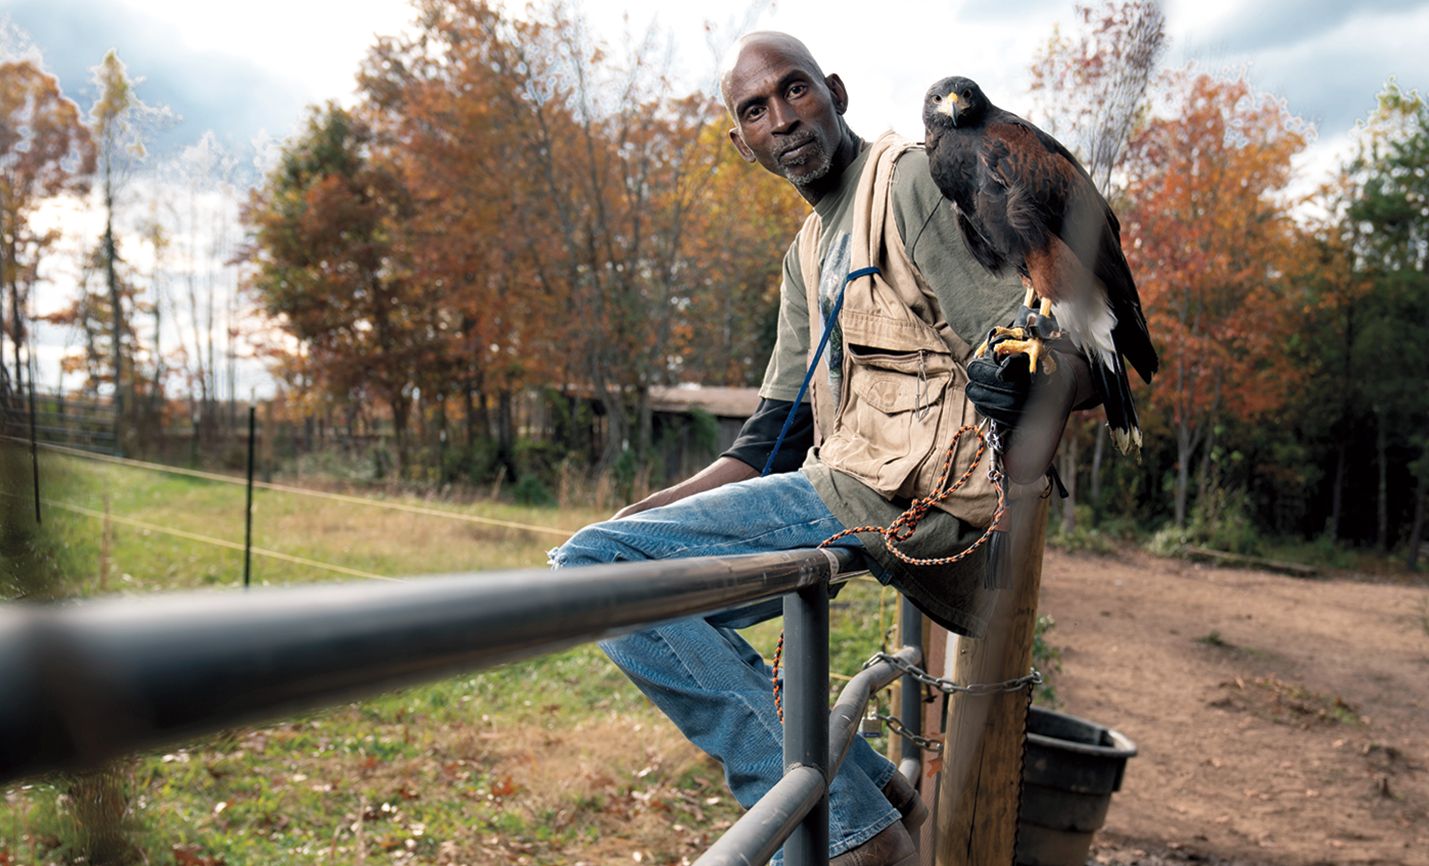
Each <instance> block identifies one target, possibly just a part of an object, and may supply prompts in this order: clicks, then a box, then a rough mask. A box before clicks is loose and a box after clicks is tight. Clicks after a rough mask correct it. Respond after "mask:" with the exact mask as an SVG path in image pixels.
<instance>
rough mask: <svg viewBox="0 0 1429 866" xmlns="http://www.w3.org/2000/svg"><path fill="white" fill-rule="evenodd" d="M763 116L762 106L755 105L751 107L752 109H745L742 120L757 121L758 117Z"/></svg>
mask: <svg viewBox="0 0 1429 866" xmlns="http://www.w3.org/2000/svg"><path fill="white" fill-rule="evenodd" d="M763 115H764V106H762V105H755V106H753V107H751V108H747V109H745V110H744V119H745V120H758V119H759V118H760V117H762V116H763Z"/></svg>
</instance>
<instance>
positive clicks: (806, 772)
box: [695, 767, 827, 866]
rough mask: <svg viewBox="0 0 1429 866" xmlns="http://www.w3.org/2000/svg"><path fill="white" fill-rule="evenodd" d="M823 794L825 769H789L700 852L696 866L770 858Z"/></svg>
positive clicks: (737, 865) (746, 864) (739, 865)
mask: <svg viewBox="0 0 1429 866" xmlns="http://www.w3.org/2000/svg"><path fill="white" fill-rule="evenodd" d="M823 796H824V775H823V773H821V772H819V771H818V770H817V769H815V768H814V767H795V768H793V769H792V770H789V771H788V772H786V773H785V774H784V778H782V779H780V780H779V781H778V782H776V783H775V784H774V787H772V788H770V789H769V791H768V792H767V793H766V794H765V795H764V796H763V797H760V798H759V802H757V803H755V804H754V805H753V806H751V807H750V809H749V811H748V812H745V813H744V814H743V815H741V816H740V818H739V820H738V821H736V822H734V826H732V827H730V828H729V829H728V830H726V831H724V835H723V836H721V837H719V839H717V840H716V841H715V843H714V844H713V845H711V846H710V847H709V848H708V849H707V850H706V851H705V853H704V854H701V855H700V858H699V859H698V860H696V861H695V866H759V864H763V863H767V862H769V858H771V857H773V856H774V852H776V851H778V850H779V846H780V845H782V844H784V840H785V839H786V838H787V837H788V836H789V834H790V833H791V832H792V831H793V830H794V828H795V827H797V826H798V824H799V822H800V821H801V820H802V819H803V818H804V816H805V815H807V814H808V813H809V811H810V810H811V809H813V808H814V806H815V805H816V804H817V803H818V802H819V799H820V798H822V797H823ZM825 824H827V819H826V820H825ZM785 862H788V857H787V854H786V857H785Z"/></svg>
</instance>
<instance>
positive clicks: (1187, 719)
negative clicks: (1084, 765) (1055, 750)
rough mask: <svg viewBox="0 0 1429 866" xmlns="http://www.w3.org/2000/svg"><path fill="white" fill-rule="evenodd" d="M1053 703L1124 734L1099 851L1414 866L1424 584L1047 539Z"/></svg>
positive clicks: (1426, 601) (1426, 689)
mask: <svg viewBox="0 0 1429 866" xmlns="http://www.w3.org/2000/svg"><path fill="white" fill-rule="evenodd" d="M1042 586H1043V589H1042V604H1041V609H1042V611H1043V612H1044V613H1050V614H1051V615H1052V616H1053V617H1054V618H1055V620H1056V626H1055V628H1054V629H1053V631H1052V633H1051V634H1050V635H1049V638H1050V640H1051V642H1052V643H1053V644H1054V645H1056V646H1059V647H1061V648H1062V653H1063V655H1062V670H1061V672H1060V674H1059V675H1058V677H1057V680H1056V683H1057V692H1058V696H1059V698H1060V699H1061V701H1062V709H1063V710H1064V711H1066V712H1070V713H1073V714H1075V715H1081V716H1085V717H1087V718H1090V719H1093V720H1095V721H1098V722H1101V723H1103V724H1107V725H1110V726H1111V727H1115V728H1117V729H1119V730H1121V731H1122V732H1123V733H1125V734H1127V735H1128V736H1129V737H1131V738H1132V739H1133V740H1134V741H1135V742H1136V743H1137V745H1138V746H1139V748H1140V754H1139V756H1138V757H1136V758H1134V759H1133V760H1132V761H1131V763H1130V764H1129V765H1128V769H1127V775H1126V781H1125V784H1124V786H1123V788H1122V791H1121V793H1119V794H1118V795H1117V796H1116V798H1115V800H1114V801H1113V803H1112V809H1111V814H1110V815H1109V817H1108V820H1107V826H1106V828H1105V830H1104V831H1103V832H1102V834H1100V836H1099V844H1098V846H1097V848H1096V850H1095V852H1094V853H1095V855H1096V859H1097V861H1098V862H1101V863H1108V864H1118V866H1132V864H1138V866H1152V864H1163V863H1203V864H1204V863H1214V864H1227V866H1231V864H1234V866H1249V864H1275V866H1280V864H1285V866H1289V864H1296V866H1300V864H1404V866H1410V864H1413V866H1429V588H1425V587H1424V586H1422V585H1421V586H1406V585H1402V584H1400V585H1393V584H1386V583H1368V582H1357V581H1354V580H1350V579H1318V580H1304V579H1297V578H1292V577H1285V576H1281V575H1276V574H1269V573H1264V572H1258V571H1246V570H1239V569H1223V568H1215V567H1210V566H1201V565H1196V564H1192V563H1185V562H1180V561H1176V560H1166V559H1159V558H1154V557H1151V556H1149V555H1146V554H1144V553H1141V552H1137V551H1128V552H1126V553H1124V554H1121V555H1119V556H1117V557H1100V556H1092V555H1081V554H1064V553H1058V552H1055V551H1049V553H1048V555H1047V561H1046V567H1045V570H1044V576H1043V585H1042Z"/></svg>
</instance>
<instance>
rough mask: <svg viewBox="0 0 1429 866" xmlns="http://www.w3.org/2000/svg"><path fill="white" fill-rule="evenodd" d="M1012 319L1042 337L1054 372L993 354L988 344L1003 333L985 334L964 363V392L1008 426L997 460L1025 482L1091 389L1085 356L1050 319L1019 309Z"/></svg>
mask: <svg viewBox="0 0 1429 866" xmlns="http://www.w3.org/2000/svg"><path fill="white" fill-rule="evenodd" d="M1014 324H1015V325H1017V326H1020V327H1022V328H1024V329H1026V330H1027V331H1029V332H1031V334H1032V335H1033V336H1036V337H1038V338H1040V339H1043V340H1045V341H1046V348H1047V349H1048V350H1050V351H1049V352H1048V354H1051V355H1053V356H1054V357H1055V358H1056V364H1055V367H1056V370H1055V372H1047V370H1046V369H1045V368H1044V369H1043V370H1041V371H1039V372H1038V373H1037V375H1036V376H1032V375H1029V373H1028V369H1027V365H1028V362H1027V356H1026V355H1022V354H1018V355H1006V356H1003V357H1002V358H998V357H997V354H996V352H994V351H993V348H994V346H995V345H996V344H997V343H998V342H1001V341H1002V340H1004V339H1007V337H1002V336H998V337H995V338H990V339H989V341H988V351H987V352H986V353H984V355H983V356H982V357H979V358H974V359H973V360H972V361H970V362H969V363H968V385H967V395H968V400H970V401H971V402H972V404H973V405H974V406H976V407H977V410H978V411H979V412H981V413H982V414H983V415H984V416H985V417H988V418H991V419H993V420H994V421H997V422H998V423H999V424H1001V425H1003V426H1004V427H1005V428H1007V429H1008V430H1010V431H1011V432H1010V433H1009V434H1008V435H1007V438H1006V439H1005V440H1004V445H1005V451H1004V454H1003V465H1004V467H1005V468H1006V470H1007V474H1008V476H1009V477H1011V478H1012V480H1014V481H1016V482H1018V483H1023V484H1025V483H1030V482H1032V481H1035V480H1036V479H1037V478H1039V477H1041V475H1042V473H1043V472H1045V471H1046V469H1047V466H1048V465H1049V464H1050V463H1051V462H1052V456H1053V455H1054V454H1055V453H1056V451H1057V442H1058V441H1059V440H1060V439H1061V436H1062V428H1063V427H1065V426H1066V423H1067V415H1068V414H1070V413H1071V411H1072V407H1073V406H1076V405H1079V404H1083V405H1090V404H1089V403H1088V400H1089V398H1090V397H1092V396H1093V395H1094V393H1095V392H1094V391H1093V389H1092V383H1091V369H1090V368H1089V367H1088V366H1087V361H1086V358H1085V356H1083V354H1082V353H1081V352H1080V351H1078V350H1077V349H1076V348H1075V347H1073V346H1072V345H1071V344H1070V341H1068V340H1067V339H1066V338H1064V337H1060V335H1059V333H1058V329H1057V321H1056V319H1053V318H1052V317H1051V316H1038V315H1037V314H1036V313H1034V312H1032V311H1031V310H1025V309H1024V310H1022V311H1021V312H1019V314H1018V317H1017V319H1016V321H1015V322H1014Z"/></svg>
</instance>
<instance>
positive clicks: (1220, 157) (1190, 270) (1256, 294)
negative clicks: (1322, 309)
mask: <svg viewBox="0 0 1429 866" xmlns="http://www.w3.org/2000/svg"><path fill="white" fill-rule="evenodd" d="M1170 110H1171V115H1172V116H1171V117H1169V118H1156V119H1154V120H1152V121H1151V122H1150V123H1148V124H1147V125H1146V126H1145V128H1143V129H1142V130H1141V131H1140V133H1139V134H1138V135H1137V136H1135V137H1134V138H1133V140H1132V142H1131V146H1130V152H1129V159H1130V166H1131V167H1130V175H1131V181H1130V188H1129V190H1128V197H1129V198H1130V199H1131V201H1132V207H1131V208H1130V210H1129V211H1128V212H1126V213H1125V214H1124V217H1125V219H1124V225H1123V245H1124V246H1125V247H1126V250H1127V258H1128V260H1129V261H1130V262H1131V264H1132V268H1133V270H1134V271H1135V273H1136V274H1137V278H1138V284H1139V286H1140V289H1141V296H1142V298H1143V300H1144V304H1145V308H1146V310H1147V316H1148V320H1149V323H1150V327H1151V333H1152V334H1154V335H1156V341H1157V347H1158V349H1159V351H1160V352H1161V355H1162V370H1163V373H1162V378H1161V379H1159V380H1158V382H1157V385H1156V387H1155V388H1153V389H1152V394H1151V400H1152V404H1153V405H1154V406H1160V407H1162V408H1163V409H1165V410H1166V411H1168V412H1169V413H1170V415H1171V417H1172V421H1173V423H1174V424H1175V425H1177V426H1178V427H1179V428H1181V432H1183V433H1185V434H1187V435H1189V436H1191V437H1192V438H1193V439H1194V437H1195V436H1196V435H1197V434H1198V432H1199V431H1200V430H1201V429H1202V428H1203V426H1204V424H1206V423H1207V422H1208V421H1211V420H1213V418H1214V417H1215V416H1217V415H1218V414H1219V413H1222V412H1227V413H1230V414H1231V415H1233V416H1235V417H1238V418H1243V419H1253V418H1256V417H1261V416H1263V415H1265V414H1266V413H1267V412H1270V411H1272V410H1274V409H1275V408H1276V407H1278V406H1279V405H1281V404H1282V403H1283V401H1284V399H1285V397H1286V395H1287V394H1288V393H1289V391H1290V389H1292V388H1293V387H1294V386H1295V384H1296V382H1297V381H1298V380H1299V377H1300V373H1299V371H1297V370H1296V369H1294V368H1293V367H1291V366H1290V365H1289V364H1288V363H1287V360H1286V359H1287V356H1286V355H1285V354H1284V353H1283V352H1282V351H1281V348H1282V346H1283V341H1284V340H1285V338H1286V335H1287V328H1290V327H1291V326H1292V324H1293V323H1292V322H1291V319H1290V316H1291V315H1292V314H1293V312H1294V310H1293V308H1291V307H1289V306H1288V305H1287V304H1285V303H1283V301H1284V295H1285V291H1286V284H1285V283H1286V281H1285V273H1286V270H1287V268H1288V266H1289V263H1290V260H1291V259H1290V257H1291V253H1292V248H1293V244H1294V241H1295V237H1296V230H1295V226H1294V224H1293V222H1292V220H1291V218H1290V216H1289V209H1290V206H1291V203H1290V202H1289V201H1287V200H1286V199H1285V196H1284V194H1283V191H1284V188H1285V186H1286V184H1287V183H1288V181H1289V180H1290V174H1291V158H1292V157H1293V156H1294V155H1295V154H1296V153H1298V152H1299V151H1300V150H1301V149H1302V148H1303V147H1304V145H1305V133H1304V132H1303V131H1302V128H1301V124H1300V122H1299V121H1298V120H1297V119H1296V118H1294V117H1293V116H1291V115H1290V114H1289V113H1288V112H1287V111H1286V109H1285V107H1284V105H1283V103H1281V102H1280V101H1278V100H1276V99H1274V98H1271V97H1269V96H1265V95H1261V94H1257V93H1254V92H1253V91H1252V90H1251V88H1250V85H1249V84H1248V83H1247V82H1246V81H1245V80H1244V79H1238V80H1229V81H1227V80H1218V79H1216V78H1213V77H1211V76H1209V75H1204V74H1202V75H1196V76H1191V75H1190V74H1189V73H1187V72H1182V73H1179V74H1177V75H1176V76H1175V78H1174V79H1173V89H1172V105H1171V108H1170Z"/></svg>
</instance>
